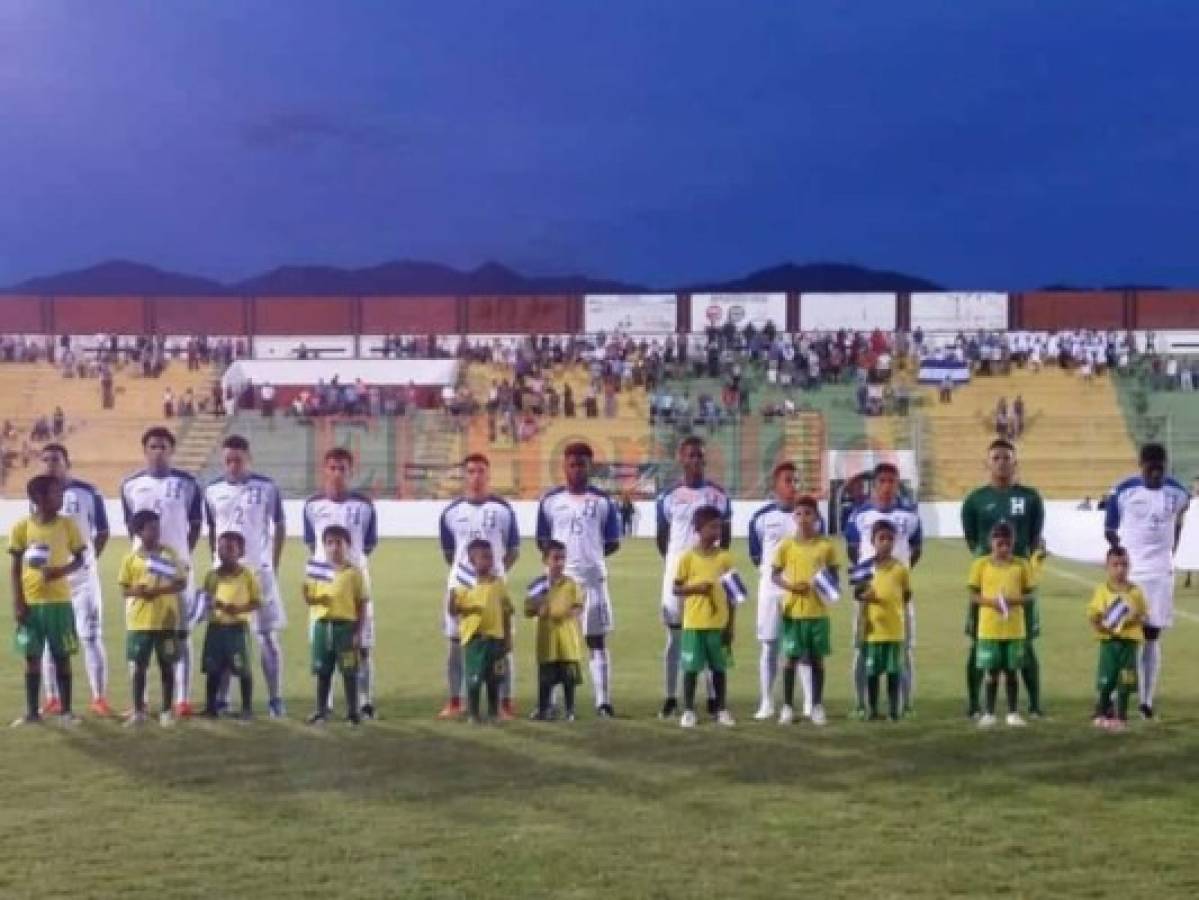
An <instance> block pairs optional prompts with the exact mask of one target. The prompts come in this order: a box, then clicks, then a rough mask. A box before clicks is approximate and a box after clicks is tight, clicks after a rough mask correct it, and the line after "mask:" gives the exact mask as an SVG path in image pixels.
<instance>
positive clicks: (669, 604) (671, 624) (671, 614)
mask: <svg viewBox="0 0 1199 900" xmlns="http://www.w3.org/2000/svg"><path fill="white" fill-rule="evenodd" d="M677 566H678V563H677V561H675V560H673V559H667V560H666V569H665V571H663V573H662V623H663V624H664V625H665V626H666V627H667V628H679V627H681V626H682V624H683V620H682V609H681V604H680V603H679V598H678V597H676V596H675V593H674V571H675V569H676V568H677Z"/></svg>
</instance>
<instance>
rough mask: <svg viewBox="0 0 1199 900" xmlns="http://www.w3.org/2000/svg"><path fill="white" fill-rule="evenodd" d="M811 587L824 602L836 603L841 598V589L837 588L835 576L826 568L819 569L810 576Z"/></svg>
mask: <svg viewBox="0 0 1199 900" xmlns="http://www.w3.org/2000/svg"><path fill="white" fill-rule="evenodd" d="M812 588H813V589H814V590H815V591H816V593H817V595H818V596H819V597H820V599H821V600H823V601H824V602H825V603H836V602H837V601H838V600H840V599H841V591H840V590H838V589H837V576H835V575H834V574H833V573H832V572H830V571H829V570H828V569H821V570H820V571H819V572H817V573H816V574H815V575H813V576H812Z"/></svg>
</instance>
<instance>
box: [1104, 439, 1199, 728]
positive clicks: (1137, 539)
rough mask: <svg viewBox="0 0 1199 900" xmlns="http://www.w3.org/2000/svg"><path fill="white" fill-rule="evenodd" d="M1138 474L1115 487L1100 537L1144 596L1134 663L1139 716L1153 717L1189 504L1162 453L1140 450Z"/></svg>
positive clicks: (1155, 449)
mask: <svg viewBox="0 0 1199 900" xmlns="http://www.w3.org/2000/svg"><path fill="white" fill-rule="evenodd" d="M1140 461H1141V474H1140V475H1139V476H1133V477H1132V478H1127V479H1125V480H1124V481H1122V482H1120V483H1119V484H1118V485H1116V487H1115V489H1114V490H1113V491H1112V495H1111V497H1110V498H1109V499H1108V501H1107V518H1106V519H1105V521H1104V526H1103V527H1104V535H1105V536H1106V537H1107V540H1108V543H1110V544H1111V545H1112V546H1113V547H1123V548H1124V549H1125V550H1127V551H1128V556H1129V558H1130V560H1131V563H1132V565H1131V569H1130V573H1129V577H1130V578H1131V579H1132V581H1133V583H1134V584H1136V586H1137V587H1139V588H1140V589H1141V590H1142V591H1143V592H1144V594H1145V600H1146V601H1147V603H1148V605H1149V617H1148V619H1147V620H1146V621H1145V625H1144V631H1145V640H1144V642H1142V644H1141V655H1140V659H1139V660H1138V667H1139V669H1140V671H1139V673H1138V674H1139V676H1140V677H1139V679H1138V681H1139V685H1138V686H1139V689H1140V694H1141V697H1140V699H1141V715H1142V716H1144V717H1145V718H1146V719H1152V718H1153V712H1154V710H1153V693H1154V690H1155V689H1156V688H1157V678H1158V673H1159V672H1160V671H1161V664H1162V648H1161V640H1162V633H1163V632H1164V631H1165V630H1166V629H1167V628H1169V627H1171V626H1172V625H1173V624H1174V553H1175V551H1177V550H1178V539H1179V537H1181V536H1182V517H1183V514H1184V513H1185V512H1186V510H1187V506H1188V505H1189V503H1190V497H1189V495H1188V494H1187V489H1186V488H1185V487H1183V486H1182V485H1181V484H1179V483H1178V482H1177V481H1175V480H1174V479H1173V478H1167V477H1166V448H1165V447H1163V446H1162V445H1161V444H1146V445H1145V446H1144V447H1142V448H1141V460H1140Z"/></svg>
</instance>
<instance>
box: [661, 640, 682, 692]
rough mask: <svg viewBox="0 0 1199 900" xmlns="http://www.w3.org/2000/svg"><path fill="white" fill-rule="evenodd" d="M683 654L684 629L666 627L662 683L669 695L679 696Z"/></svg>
mask: <svg viewBox="0 0 1199 900" xmlns="http://www.w3.org/2000/svg"><path fill="white" fill-rule="evenodd" d="M682 655H683V630H682V629H681V628H667V629H666V653H665V655H664V656H663V659H662V669H663V671H662V683H663V688H664V689H665V691H666V696H667V697H675V698H677V697H678V696H679V661H680V659H681V658H682Z"/></svg>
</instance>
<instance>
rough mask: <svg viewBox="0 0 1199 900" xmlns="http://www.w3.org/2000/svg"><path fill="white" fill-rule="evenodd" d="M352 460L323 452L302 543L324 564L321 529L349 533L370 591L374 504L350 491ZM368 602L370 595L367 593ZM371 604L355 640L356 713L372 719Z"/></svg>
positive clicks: (341, 452)
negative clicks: (320, 481) (317, 490)
mask: <svg viewBox="0 0 1199 900" xmlns="http://www.w3.org/2000/svg"><path fill="white" fill-rule="evenodd" d="M353 471H354V457H353V455H352V454H351V453H350V451H349V450H347V449H345V448H344V447H332V448H330V449H329V450H328V451H326V453H325V459H324V469H323V478H324V485H323V488H322V490H321V492H320V493H318V494H313V495H312V496H311V497H309V498H308V500H307V501H305V503H304V543H305V544H306V545H307V546H308V552H309V553H311V554H312V556H313V558H314V559H316V560H318V561H319V562H324V561H325V540H324V536H325V529H326V528H328V527H329V526H330V525H340V526H342V527H343V528H345V529H346V530H347V531H348V532H349V533H350V563H351V564H352V565H354V566H357V567H358V568H359V569H361V570H362V574H363V576H364V577H365V579H366V584H367V590H368V592H369V590H370V570H369V569H368V568H367V564H368V563H367V561H368V558H369V557H370V555H371V553H372V552H374V549H375V546H376V545H377V544H378V543H379V529H378V522H377V520H376V518H375V504H374V503H372V502H371V499H370V498H369V497H367V496H366V495H364V494H359V493H357V492H355V491H351V490H350V475H351V474H352V473H353ZM371 597H372V601H373V600H374V595H373V594H371ZM375 605H376V604H375V603H374V602H371V603H368V604H367V606H366V617H365V620H364V621H363V626H362V636H361V640H360V641H359V648H358V654H359V658H360V661H359V666H358V704H359V714H360V715H362V716H363V717H364V718H367V719H373V718H374V717H375V714H376V710H375V702H374V693H373V691H374V686H375V654H374V652H373V650H374V646H375Z"/></svg>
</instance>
